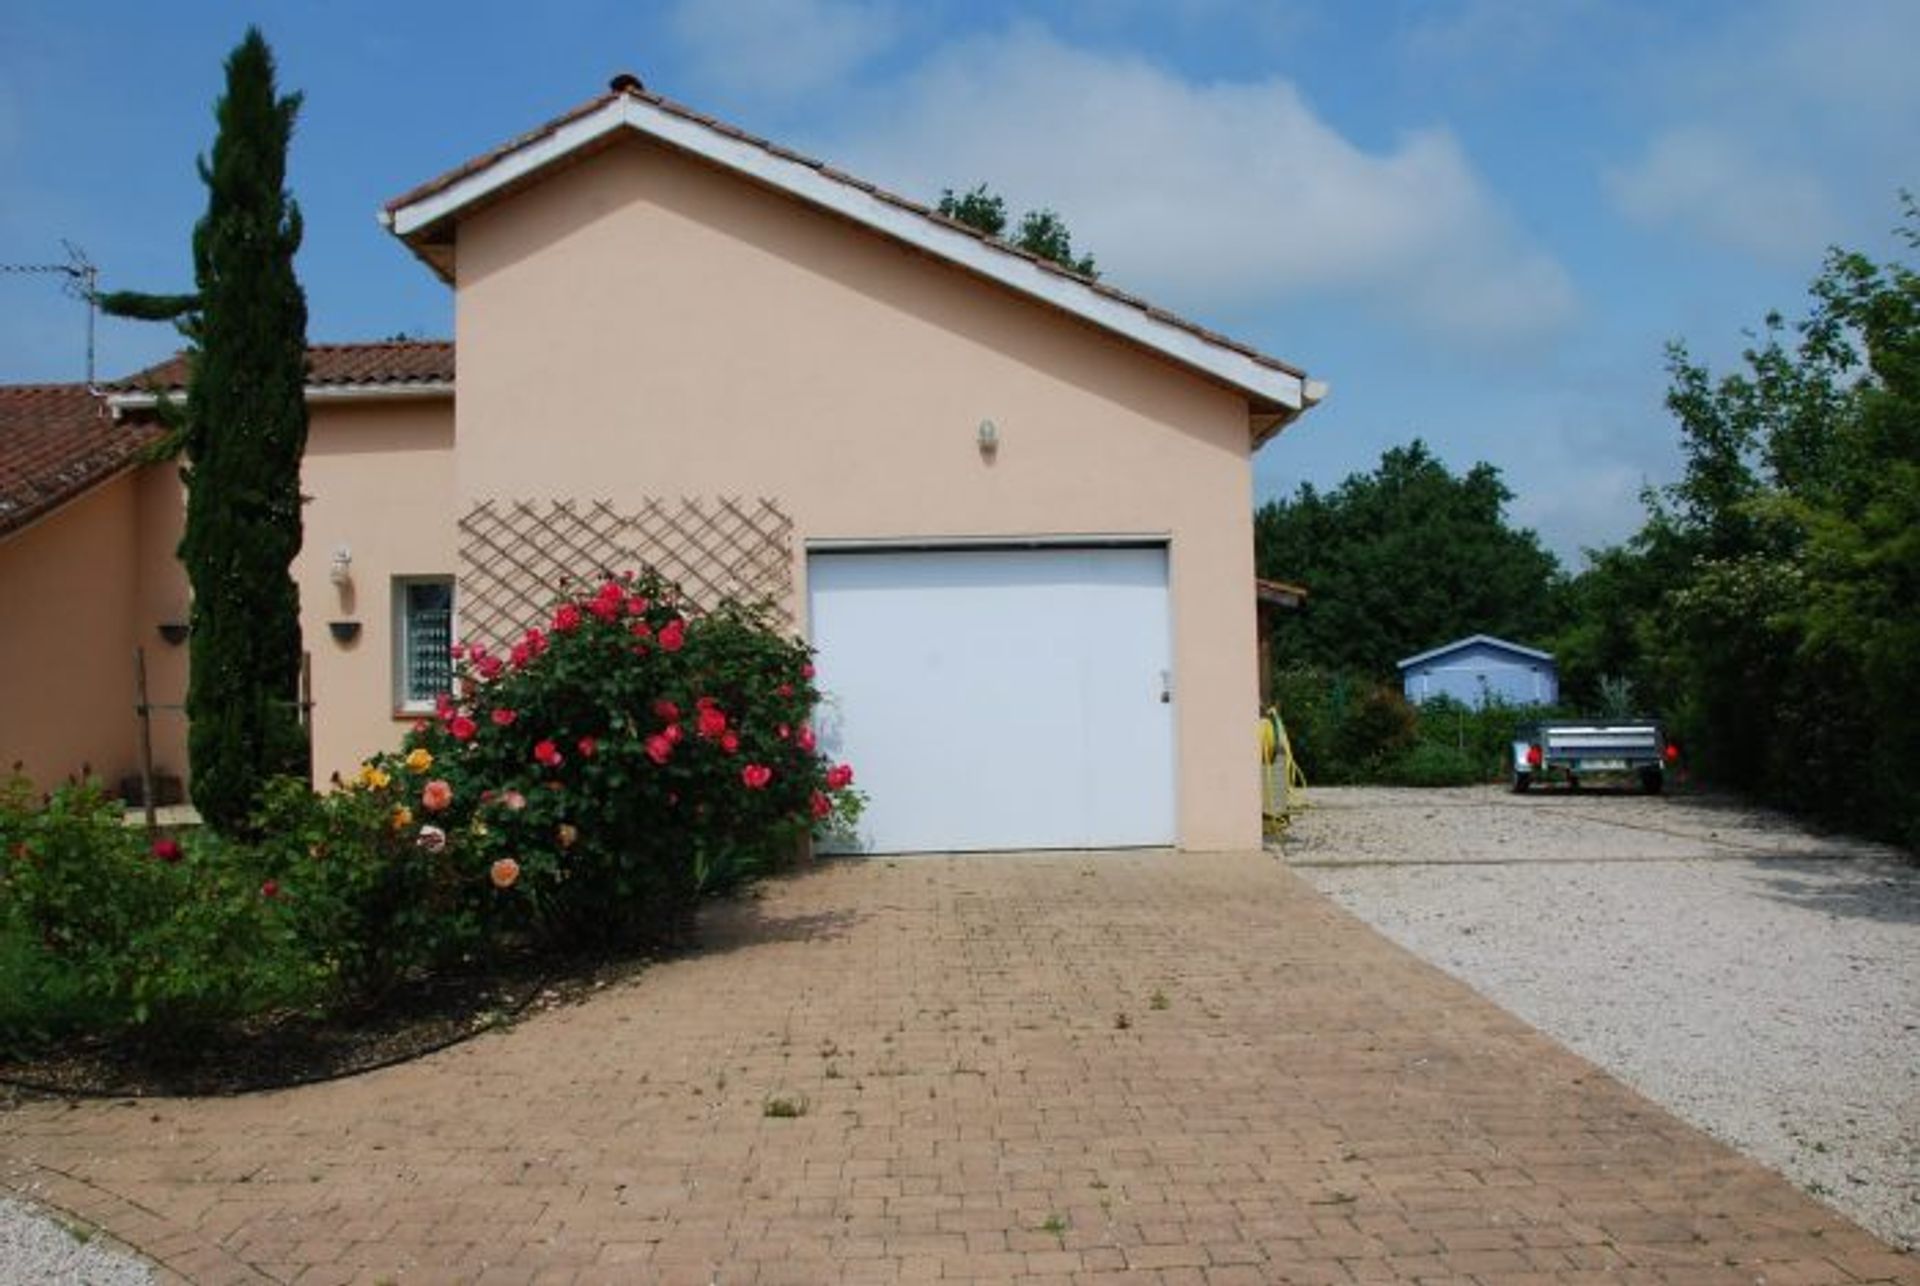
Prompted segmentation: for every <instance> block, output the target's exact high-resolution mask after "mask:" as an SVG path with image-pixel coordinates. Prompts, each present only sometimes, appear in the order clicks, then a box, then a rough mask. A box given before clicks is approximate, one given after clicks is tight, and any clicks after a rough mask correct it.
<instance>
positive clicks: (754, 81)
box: [673, 0, 900, 96]
mask: <svg viewBox="0 0 1920 1286" xmlns="http://www.w3.org/2000/svg"><path fill="white" fill-rule="evenodd" d="M673 29H674V32H675V34H676V35H678V36H679V38H680V40H681V41H682V43H684V44H685V45H686V47H687V49H688V52H689V53H691V54H692V56H693V59H694V62H695V64H696V65H697V66H698V67H699V69H700V71H701V73H702V74H703V75H705V76H706V77H707V78H709V79H711V80H712V81H714V82H715V83H717V84H719V85H722V86H724V87H726V88H728V89H735V90H745V91H751V92H756V93H762V94H767V95H776V96H777V95H783V94H796V93H802V92H804V91H807V90H811V89H818V88H821V87H823V86H826V85H830V84H832V83H833V82H835V81H837V80H839V79H841V78H842V77H844V76H846V75H847V74H848V73H850V72H852V71H854V70H855V69H856V68H858V67H859V66H861V65H862V64H863V63H865V62H867V61H868V60H869V59H871V58H873V57H874V56H876V55H877V54H879V53H881V52H882V51H884V50H885V49H886V48H887V47H888V46H889V45H891V44H892V43H893V41H894V39H895V38H896V36H897V35H898V34H899V30H900V23H899V20H898V17H897V15H896V14H895V12H894V10H893V8H892V6H891V5H890V4H888V3H886V0H866V2H864V3H862V2H857V0H681V3H680V4H679V6H678V7H677V8H676V9H675V11H674V15H673Z"/></svg>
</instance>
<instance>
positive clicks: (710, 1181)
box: [0, 854, 1920, 1286]
mask: <svg viewBox="0 0 1920 1286" xmlns="http://www.w3.org/2000/svg"><path fill="white" fill-rule="evenodd" d="M707 941H708V944H709V945H708V948H707V950H706V951H705V952H704V953H702V954H700V955H698V956H696V957H693V958H689V959H683V960H678V961H674V962H672V963H669V964H666V965H663V966H661V967H659V968H656V969H654V970H652V971H650V972H648V973H647V974H645V975H644V976H642V977H640V978H638V979H637V980H635V981H634V982H632V983H629V984H627V985H624V986H622V987H620V988H618V989H616V990H611V991H609V992H608V993H606V994H603V995H602V996H600V997H598V998H596V999H594V1000H593V1001H591V1002H590V1003H587V1004H585V1005H582V1006H579V1007H576V1008H573V1009H569V1010H565V1011H561V1012H556V1013H551V1014H547V1015H544V1016H541V1017H539V1018H537V1019H534V1020H532V1021H529V1022H527V1023H526V1024H524V1025H522V1026H521V1027H519V1028H518V1029H516V1030H514V1031H511V1032H508V1033H504V1034H501V1035H495V1036H489V1037H485V1038H482V1039H480V1040H477V1041H474V1042H472V1043H470V1044H468V1045H465V1046H462V1047H460V1048H458V1049H455V1050H451V1051H448V1052H446V1053H444V1054H441V1055H438V1056H435V1057H433V1058H429V1059H426V1060H424V1061H421V1062H418V1063H415V1064H412V1065H409V1066H406V1067H402V1068H396V1069H392V1070H389V1071H386V1072H381V1073H377V1074H374V1075H371V1076H366V1077H363V1078H360V1079H357V1080H352V1081H346V1082H341V1083H337V1084H334V1085H328V1086H319V1087H313V1088H308V1089H302V1090H295V1091H289V1092H284V1093H277V1094H268V1095H260V1096H254V1097H249V1098H244V1099H237V1100H225V1101H199V1102H141V1103H124V1104H84V1105H77V1106H71V1107H70V1106H68V1105H64V1104H45V1103H40V1104H30V1105H27V1106H25V1107H23V1108H21V1109H19V1110H16V1111H13V1112H11V1113H9V1114H7V1115H5V1116H0V1130H4V1144H3V1150H0V1157H3V1158H4V1159H3V1160H0V1180H3V1181H4V1182H5V1183H6V1185H8V1186H10V1187H12V1188H14V1189H16V1190H18V1191H22V1192H30V1193H33V1194H35V1195H37V1196H38V1197H40V1198H41V1199H43V1200H49V1201H52V1202H54V1203H56V1204H58V1205H61V1206H64V1207H66V1208H68V1209H69V1210H71V1211H73V1212H75V1213H77V1214H79V1215H81V1216H82V1217H85V1218H88V1219H92V1220H95V1221H97V1222H100V1223H102V1224H104V1225H105V1226H106V1227H107V1228H108V1229H110V1230H111V1231H112V1232H114V1233H115V1234H117V1235H118V1236H120V1237H123V1238H125V1239H126V1240H128V1241H130V1242H132V1243H134V1244H135V1245H137V1246H139V1247H140V1248H142V1249H143V1250H145V1251H147V1252H148V1253H149V1254H152V1255H154V1256H156V1257H158V1258H160V1259H161V1260H162V1261H164V1262H165V1263H166V1264H167V1265H169V1266H170V1267H171V1268H173V1269H174V1270H176V1271H178V1272H180V1273H182V1274H184V1275H185V1276H187V1277H189V1278H190V1279H192V1280H194V1281H198V1282H206V1283H214V1282H229V1281H262V1280H265V1281H297V1282H300V1283H303V1284H312V1283H328V1282H335V1281H346V1280H359V1281H368V1282H378V1281H395V1282H403V1283H410V1282H417V1281H459V1282H488V1283H491V1282H534V1281H539V1282H546V1281H552V1282H600V1281H606V1282H647V1281H661V1282H673V1281H690V1282H707V1281H719V1282H809V1283H810V1282H826V1281H842V1280H844V1281H892V1280H931V1279H940V1280H969V1279H971V1280H992V1281H998V1280H1005V1279H1008V1278H1021V1279H1023V1280H1030V1281H1043V1280H1044V1281H1062V1282H1064V1281H1069V1280H1072V1281H1107V1280H1109V1279H1111V1280H1113V1281H1116V1282H1118V1281H1125V1282H1129V1283H1139V1282H1167V1283H1173V1282H1207V1283H1215V1284H1216V1286H1224V1284H1225V1283H1233V1282H1257V1281H1299V1282H1328V1283H1331V1282H1349V1281H1354V1282H1368V1281H1424V1282H1458V1283H1466V1282H1477V1283H1484V1284H1487V1286H1492V1284H1493V1283H1513V1284H1516V1286H1517V1284H1518V1283H1532V1282H1565V1283H1577V1282H1609V1283H1632V1282H1662V1283H1675V1284H1676V1286H1679V1284H1692V1283H1701V1284H1705V1286H1712V1284H1713V1283H1721V1282H1745V1283H1752V1282H1763V1281H1764V1282H1767V1283H1774V1284H1777V1286H1785V1284H1786V1283H1817V1282H1855V1281H1915V1280H1920V1278H1916V1276H1915V1264H1914V1261H1913V1260H1912V1259H1909V1258H1907V1257H1905V1256H1900V1255H1897V1254H1894V1253H1892V1252H1891V1251H1889V1250H1888V1249H1887V1248H1886V1247H1885V1246H1884V1245H1882V1244H1881V1243H1879V1242H1877V1241H1875V1240H1874V1239H1873V1238H1871V1237H1870V1236H1868V1235H1867V1234H1866V1233H1864V1232H1862V1231H1860V1230H1859V1229H1857V1228H1855V1227H1853V1226H1852V1225H1850V1224H1847V1223H1846V1222H1845V1221H1843V1220H1842V1219H1841V1218H1840V1217H1839V1216H1838V1215H1836V1214H1834V1213H1833V1212H1832V1211H1830V1210H1828V1209H1827V1208H1826V1207H1824V1206H1821V1205H1818V1204H1816V1203H1814V1202H1812V1201H1810V1200H1809V1199H1807V1198H1805V1197H1803V1196H1801V1195H1800V1194H1799V1193H1798V1192H1796V1191H1795V1190H1794V1189H1793V1188H1791V1187H1790V1186H1789V1185H1788V1184H1787V1183H1786V1182H1785V1181H1783V1180H1781V1179H1779V1178H1778V1177H1776V1176H1774V1175H1773V1174H1772V1173H1771V1172H1769V1171H1766V1170H1764V1169H1762V1168H1760V1167H1759V1166H1757V1165H1755V1164H1753V1163H1751V1162H1749V1161H1746V1160H1744V1159H1743V1158H1741V1157H1739V1156H1738V1155H1736V1154H1735V1153H1733V1152H1731V1151H1729V1150H1728V1149H1726V1148H1724V1147H1722V1146H1720V1145H1718V1144H1716V1143H1714V1142H1712V1141H1711V1140H1709V1139H1707V1138H1706V1137H1705V1136H1704V1135H1702V1134H1700V1133H1698V1132H1696V1131H1694V1130H1693V1129H1691V1128H1689V1127H1687V1126H1685V1125H1682V1124H1681V1123H1680V1122H1679V1121H1677V1120H1676V1119H1674V1118H1673V1117H1671V1116H1669V1115H1668V1114H1666V1113H1665V1112H1662V1111H1661V1110H1659V1109H1658V1108H1655V1107H1654V1106H1652V1105H1651V1104H1650V1103H1648V1102H1647V1101H1646V1100H1644V1099H1641V1098H1639V1097H1637V1096H1636V1095H1634V1094H1633V1093H1632V1092H1630V1091H1628V1090H1626V1089H1624V1088H1623V1087H1621V1086H1620V1085H1619V1084H1618V1083H1616V1082H1614V1081H1612V1080H1611V1079H1609V1078H1607V1077H1606V1076H1604V1075H1603V1074H1601V1073H1599V1072H1598V1071H1596V1070H1595V1069H1594V1068H1593V1067H1592V1066H1591V1065H1589V1064H1587V1063H1585V1062H1583V1061H1581V1060H1579V1059H1578V1058H1575V1057H1574V1056H1573V1055H1571V1054H1569V1053H1567V1052H1565V1051H1564V1050H1562V1049H1560V1048H1559V1047H1558V1046H1555V1045H1553V1044H1552V1043H1551V1042H1549V1041H1548V1040H1547V1039H1546V1038H1544V1037H1542V1036H1540V1035H1539V1034H1537V1033H1536V1032H1534V1031H1532V1030H1531V1029H1529V1028H1527V1027H1525V1026H1524V1025H1522V1024H1521V1023H1520V1022H1519V1021H1517V1020H1516V1019H1514V1018H1511V1017H1509V1016H1508V1015H1506V1014H1505V1013H1503V1012H1502V1011H1500V1010H1498V1009H1496V1008H1495V1007H1493V1006H1492V1005H1490V1004H1488V1003H1487V1002H1485V1001H1483V1000H1481V999H1479V998H1478V997H1477V996H1475V995H1474V994H1473V993H1472V992H1470V991H1468V990H1466V989H1465V988H1464V987H1463V986H1461V985H1460V984H1458V983H1456V982H1454V981H1452V980H1450V979H1449V978H1447V977H1446V976H1445V975H1443V974H1441V973H1439V972H1438V971H1437V970H1434V969H1432V968H1429V967H1428V966H1426V965H1423V964H1421V963H1420V962H1418V961H1417V960H1415V959H1414V958H1413V957H1412V956H1410V955H1407V954H1406V953H1404V952H1402V951H1401V950H1400V949H1398V948H1396V947H1394V946H1393V945H1391V944H1390V943H1388V942H1387V941H1386V940H1385V939H1383V938H1381V937H1379V936H1377V935H1376V934H1374V933H1373V932H1372V931H1370V930H1368V929H1366V928H1365V927H1363V926H1362V925H1361V924H1359V922H1357V921H1355V920H1353V919H1351V918H1350V917H1348V916H1347V915H1346V914H1345V913H1344V912H1342V911H1339V910H1337V909H1336V908H1335V907H1333V906H1332V905H1331V904H1330V903H1328V902H1326V901H1325V900H1323V899H1322V898H1321V897H1320V896H1319V895H1317V894H1315V893H1313V892H1312V891H1311V890H1309V889H1308V888H1307V887H1306V886H1305V885H1304V884H1302V883H1301V882H1300V881H1299V880H1298V879H1296V878H1295V877H1294V876H1293V875H1291V874H1289V873H1288V872H1287V871H1285V870H1283V869H1282V868H1280V867H1279V866H1278V865H1277V864H1276V863H1275V862H1273V861H1272V860H1271V859H1269V858H1266V857H1263V856H1260V855H1254V854H1245V855H1237V856H1222V857H1194V856H1172V855H1165V854H1156V855H1105V856H1089V855H1074V856H1070V857H1047V856H1040V857H990V858H961V859H922V860H902V861H898V862H882V861H869V862H865V863H853V862H848V863H836V864H831V865H828V866H824V867H821V868H818V869H815V870H813V871H810V872H807V873H805V874H802V875H800V876H797V877H794V878H792V879H788V880H783V881H781V882H778V883H776V884H775V885H773V886H771V887H770V888H769V889H768V890H767V891H766V895H765V896H764V898H762V899H760V900H759V901H757V902H753V903H748V904H744V905H742V906H739V907H733V908H722V909H720V910H719V911H718V912H717V913H715V914H713V915H712V916H711V917H710V919H709V921H708V928H707ZM774 1099H784V1100H786V1101H788V1102H789V1103H792V1104H795V1105H797V1106H803V1107H804V1114H803V1115H800V1116H798V1117H795V1118H780V1117H774V1116H769V1115H767V1114H766V1109H767V1105H768V1104H769V1103H770V1102H771V1101H772V1100H774Z"/></svg>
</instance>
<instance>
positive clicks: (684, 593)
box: [456, 496, 793, 647]
mask: <svg viewBox="0 0 1920 1286" xmlns="http://www.w3.org/2000/svg"><path fill="white" fill-rule="evenodd" d="M459 527H460V573H459V582H460V591H459V601H458V603H457V606H456V611H457V612H458V615H459V620H460V634H461V637H462V638H464V639H466V640H467V641H468V642H476V643H486V644H487V645H488V646H490V647H503V646H505V645H507V644H508V643H510V642H511V641H512V640H513V639H515V638H517V637H518V636H519V635H520V634H521V632H522V631H524V630H525V629H526V628H527V627H528V626H529V625H535V624H538V623H539V622H540V621H541V620H542V619H543V618H544V617H545V616H546V615H547V614H548V613H549V612H551V611H552V610H553V604H554V600H555V599H556V598H558V597H559V596H560V595H561V594H563V593H565V592H567V591H568V590H569V589H571V588H578V587H579V586H581V585H583V584H592V583H593V582H594V581H597V580H598V579H599V578H600V577H601V576H603V575H605V574H607V573H609V572H614V573H618V572H623V571H627V570H630V569H632V570H638V569H642V568H651V569H652V570H653V571H655V572H657V573H658V574H659V575H661V576H663V577H665V578H666V579H667V580H669V581H672V582H673V583H674V584H676V585H678V586H679V587H680V593H681V597H682V600H683V601H685V602H686V603H687V604H688V605H689V606H691V607H693V608H695V609H700V608H709V607H712V606H714V605H715V604H716V603H718V602H719V601H720V600H721V599H724V598H736V599H741V600H749V601H751V600H757V599H767V600H770V601H771V602H772V603H773V604H774V606H775V608H776V609H777V610H779V611H780V612H781V613H783V614H789V613H790V608H791V605H790V603H789V600H790V598H791V597H792V590H793V519H791V518H789V517H788V516H787V515H786V514H785V513H784V512H783V511H782V510H781V509H780V507H779V506H778V505H776V504H775V503H774V502H773V501H771V500H768V499H766V498H765V497H760V498H756V499H752V500H744V499H741V498H739V497H735V496H718V497H713V498H709V499H687V498H685V497H682V498H681V499H679V500H664V499H649V500H645V501H643V502H642V503H641V506H640V508H639V510H638V511H637V512H633V513H626V512H622V511H620V510H618V509H615V508H614V507H613V505H612V504H611V503H610V502H608V501H605V500H595V501H591V502H587V503H581V502H577V501H573V500H548V501H534V500H483V501H481V502H480V503H479V504H476V505H475V506H474V507H473V508H472V509H470V510H469V511H468V512H467V514H466V515H465V516H464V517H463V518H461V519H460V524H459ZM789 622H790V617H789Z"/></svg>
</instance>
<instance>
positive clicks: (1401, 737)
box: [1273, 666, 1552, 786]
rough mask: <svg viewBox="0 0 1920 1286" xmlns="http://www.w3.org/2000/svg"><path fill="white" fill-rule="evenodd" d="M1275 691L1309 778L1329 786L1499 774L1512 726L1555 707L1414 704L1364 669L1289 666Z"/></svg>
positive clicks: (1446, 781) (1434, 782) (1465, 780)
mask: <svg viewBox="0 0 1920 1286" xmlns="http://www.w3.org/2000/svg"><path fill="white" fill-rule="evenodd" d="M1273 691H1274V697H1275V701H1276V704H1277V705H1278V706H1279V708H1280V714H1281V718H1282V719H1283V720H1284V721H1285V722H1286V725H1287V735H1288V737H1289V738H1290V739H1291V741H1292V743H1293V753H1294V758H1295V759H1297V760H1298V761H1299V763H1300V767H1301V770H1302V771H1303V772H1304V773H1305V774H1306V777H1307V780H1308V782H1309V783H1312V784H1316V785H1326V786H1339V785H1361V784H1372V785H1384V786H1466V785H1471V784H1473V783H1476V782H1489V781H1499V780H1501V779H1503V778H1504V777H1505V775H1506V773H1507V769H1508V756H1509V755H1510V754H1511V753H1512V745H1513V733H1514V729H1516V728H1517V727H1519V726H1520V725H1522V724H1525V723H1529V722H1532V721H1534V720H1536V719H1539V718H1541V717H1543V716H1546V715H1548V714H1550V713H1552V712H1551V711H1549V710H1547V709H1543V708H1540V707H1535V706H1515V705H1507V704H1504V703H1502V702H1499V701H1494V702H1490V703H1489V704H1488V705H1486V706H1485V707H1484V708H1479V709H1476V708H1473V707H1470V706H1467V705H1465V704H1463V703H1461V702H1459V701H1454V700H1452V699H1450V698H1447V697H1436V698H1434V699H1433V700H1431V701H1428V702H1425V703H1424V704H1422V705H1420V706H1417V707H1416V706H1411V705H1409V704H1408V703H1407V702H1406V700H1405V699H1404V698H1403V697H1402V696H1401V695H1400V693H1399V691H1398V690H1397V689H1394V688H1391V687H1389V686H1387V685H1385V684H1381V683H1376V682H1374V681H1373V680H1371V679H1367V678H1365V677H1364V676H1360V675H1355V674H1351V673H1342V672H1339V671H1334V670H1327V669H1323V668H1319V667H1315V666H1292V667H1289V668H1287V669H1285V670H1282V671H1280V672H1279V673H1278V674H1276V675H1275V676H1274V683H1273Z"/></svg>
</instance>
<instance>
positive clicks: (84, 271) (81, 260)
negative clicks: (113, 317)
mask: <svg viewBox="0 0 1920 1286" xmlns="http://www.w3.org/2000/svg"><path fill="white" fill-rule="evenodd" d="M60 244H61V245H62V246H64V247H66V251H67V261H66V262H65V263H0V273H8V274H16V275H22V276H24V275H42V276H62V277H65V278H66V279H67V280H66V285H65V290H66V292H67V294H68V295H70V296H72V297H73V298H75V299H78V300H79V301H80V302H81V303H83V304H85V305H86V306H87V387H88V388H92V387H94V383H93V330H94V321H95V319H96V318H97V317H98V316H99V313H100V270H99V269H98V268H96V267H95V266H94V264H93V261H92V260H91V259H89V258H87V252H86V251H84V250H82V249H81V248H80V247H79V246H76V245H74V244H73V242H71V241H68V240H67V239H66V238H64V237H62V238H61V239H60Z"/></svg>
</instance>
